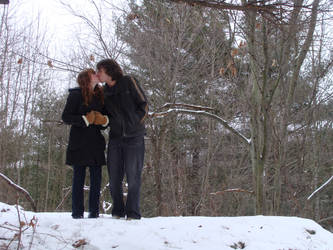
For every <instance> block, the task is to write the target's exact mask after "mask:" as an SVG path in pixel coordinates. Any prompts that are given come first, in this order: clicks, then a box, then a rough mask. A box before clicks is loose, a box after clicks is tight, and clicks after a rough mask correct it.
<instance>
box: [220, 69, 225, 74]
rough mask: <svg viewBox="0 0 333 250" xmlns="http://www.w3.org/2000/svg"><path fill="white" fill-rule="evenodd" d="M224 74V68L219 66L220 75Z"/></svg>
mask: <svg viewBox="0 0 333 250" xmlns="http://www.w3.org/2000/svg"><path fill="white" fill-rule="evenodd" d="M224 74H225V68H223V67H222V68H220V75H221V76H223V75H224Z"/></svg>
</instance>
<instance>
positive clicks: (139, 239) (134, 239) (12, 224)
mask: <svg viewBox="0 0 333 250" xmlns="http://www.w3.org/2000/svg"><path fill="white" fill-rule="evenodd" d="M19 211H20V212H19V213H18V210H17V208H16V206H10V205H7V204H4V203H0V249H3V248H4V249H6V246H8V245H9V248H8V249H17V244H18V242H19V241H21V244H22V245H21V248H20V249H34V250H35V249H36V250H39V249H43V250H45V249H75V248H78V249H91V250H92V249H94V250H97V249H103V250H104V249H117V250H125V249H126V250H140V249H141V250H162V249H188V250H189V249H191V250H195V249H205V250H215V249H216V250H217V249H219V250H221V249H222V250H223V249H229V250H232V249H246V250H275V249H276V250H278V249H279V250H282V249H285V250H291V249H292V250H296V249H297V250H311V249H318V250H332V249H333V234H332V233H330V232H329V231H327V230H325V229H323V228H322V227H321V226H320V225H318V224H317V223H315V222H314V221H312V220H309V219H302V218H296V217H274V216H249V217H156V218H143V219H141V220H132V221H126V220H122V219H120V220H117V219H112V218H111V216H109V215H101V217H100V218H98V219H78V220H73V219H72V218H71V216H70V213H33V212H29V211H24V210H22V209H21V208H20V209H19ZM19 216H20V219H19ZM19 220H20V221H21V223H19ZM20 224H21V227H20V226H19V225H20ZM20 230H21V237H18V236H16V237H14V235H15V234H17V235H19V231H20ZM13 238H14V240H12V239H13Z"/></svg>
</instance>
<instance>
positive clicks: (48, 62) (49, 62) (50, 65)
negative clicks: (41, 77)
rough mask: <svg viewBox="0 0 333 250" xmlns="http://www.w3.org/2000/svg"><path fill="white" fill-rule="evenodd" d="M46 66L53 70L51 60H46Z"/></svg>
mask: <svg viewBox="0 0 333 250" xmlns="http://www.w3.org/2000/svg"><path fill="white" fill-rule="evenodd" d="M47 65H48V66H49V67H50V68H53V64H52V61H51V60H48V61H47Z"/></svg>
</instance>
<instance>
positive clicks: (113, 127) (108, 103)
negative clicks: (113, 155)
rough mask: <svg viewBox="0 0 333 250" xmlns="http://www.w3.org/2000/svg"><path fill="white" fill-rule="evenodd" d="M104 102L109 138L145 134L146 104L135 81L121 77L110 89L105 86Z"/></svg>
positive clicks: (127, 77) (131, 78) (145, 99)
mask: <svg viewBox="0 0 333 250" xmlns="http://www.w3.org/2000/svg"><path fill="white" fill-rule="evenodd" d="M104 102H105V108H106V110H107V113H108V117H109V126H110V132H109V137H110V138H119V137H136V136H140V135H144V134H145V132H146V130H145V125H144V120H145V118H146V117H147V115H148V102H147V98H146V96H145V94H144V92H143V90H142V88H141V87H140V85H139V83H138V81H137V80H136V79H134V78H133V77H130V76H123V77H122V78H120V79H119V80H118V81H117V82H116V84H115V85H114V86H112V87H110V86H108V85H107V84H105V86H104Z"/></svg>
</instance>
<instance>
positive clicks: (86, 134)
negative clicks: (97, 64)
mask: <svg viewBox="0 0 333 250" xmlns="http://www.w3.org/2000/svg"><path fill="white" fill-rule="evenodd" d="M77 83H78V85H79V87H77V88H73V89H69V95H68V98H67V102H66V106H65V108H64V111H63V114H62V120H63V121H64V122H65V123H66V124H69V125H71V129H70V134H69V142H68V147H67V152H66V164H67V165H71V166H73V170H74V173H73V184H72V185H73V186H72V217H73V218H74V219H80V218H83V213H84V194H83V187H84V181H85V175H86V167H89V172H90V191H89V218H97V217H99V197H100V189H101V172H102V168H101V166H102V165H105V154H104V150H105V139H104V137H103V135H102V134H101V129H105V128H106V127H107V125H108V122H109V121H108V118H107V116H104V115H102V113H104V111H103V107H104V96H103V90H102V87H101V86H99V85H98V83H99V79H98V77H97V76H96V73H95V71H94V70H93V69H86V70H83V71H82V72H80V73H79V75H78V77H77Z"/></svg>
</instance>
